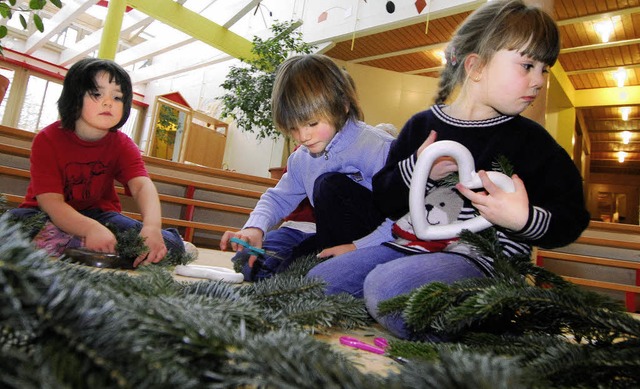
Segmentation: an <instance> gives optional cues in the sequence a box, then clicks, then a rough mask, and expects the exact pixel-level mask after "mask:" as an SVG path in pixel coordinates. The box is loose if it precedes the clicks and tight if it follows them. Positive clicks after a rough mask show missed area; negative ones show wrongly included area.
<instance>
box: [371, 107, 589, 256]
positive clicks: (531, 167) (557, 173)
mask: <svg viewBox="0 0 640 389" xmlns="http://www.w3.org/2000/svg"><path fill="white" fill-rule="evenodd" d="M442 108H443V106H433V107H431V108H430V109H428V110H426V111H422V112H420V113H418V114H416V115H414V116H413V117H412V118H411V119H409V121H408V122H407V123H406V124H405V126H404V127H403V129H402V131H401V132H400V135H399V136H398V138H397V139H396V140H395V141H394V143H393V145H392V146H391V149H390V151H389V155H388V158H387V161H386V164H385V166H384V167H383V168H382V169H381V170H380V171H379V172H378V173H377V174H376V175H375V176H374V178H373V194H374V198H375V201H376V203H377V205H378V206H379V208H380V209H381V210H382V211H383V213H384V214H385V215H386V216H387V217H389V218H391V219H393V220H396V219H398V218H400V217H402V216H403V215H405V214H406V213H407V212H409V189H410V183H411V176H412V173H413V168H414V165H415V162H416V160H417V154H416V151H417V150H418V147H420V145H422V143H423V142H424V141H425V139H426V138H427V136H428V135H429V132H430V131H431V130H435V131H436V132H437V133H438V137H437V141H441V140H452V141H455V142H458V143H460V144H462V145H464V146H465V147H467V148H468V149H469V151H470V152H471V154H472V156H473V159H474V161H475V167H476V171H479V170H487V171H489V170H495V169H494V168H493V164H494V163H495V162H496V161H497V160H498V159H499V157H501V156H504V157H506V159H507V160H508V161H509V162H510V163H511V165H512V166H513V173H515V174H517V175H518V176H519V177H520V178H521V179H522V180H523V181H524V184H525V187H526V189H527V195H528V197H529V219H528V221H527V224H526V225H525V227H524V228H523V229H522V230H520V231H511V230H508V229H504V228H499V227H498V231H499V235H500V237H501V241H503V243H505V244H506V245H505V251H507V253H506V254H508V255H509V254H514V253H515V252H519V253H525V252H529V251H530V250H531V246H540V247H544V248H553V247H560V246H564V245H567V244H569V243H571V242H573V241H575V240H576V239H577V238H578V237H579V236H580V234H581V233H582V231H583V230H584V229H585V228H586V227H587V225H588V223H589V213H588V212H587V210H586V208H585V203H584V195H583V188H582V178H581V177H580V173H579V172H578V170H577V168H576V166H575V165H574V163H573V161H572V160H571V158H570V157H569V155H568V154H567V153H566V151H565V150H564V149H563V148H562V147H561V146H560V145H559V144H558V143H557V142H556V141H555V140H554V139H553V138H552V137H551V135H550V134H549V133H548V132H547V131H546V130H545V129H544V128H543V127H542V126H540V125H539V124H538V123H536V122H534V121H532V120H530V119H528V118H525V117H523V116H519V115H518V116H498V117H495V118H492V119H488V120H479V121H465V120H458V119H455V118H452V117H450V116H448V115H446V114H445V113H443V112H442ZM509 241H511V242H509ZM508 246H511V249H509V248H508Z"/></svg>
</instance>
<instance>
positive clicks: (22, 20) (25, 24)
mask: <svg viewBox="0 0 640 389" xmlns="http://www.w3.org/2000/svg"><path fill="white" fill-rule="evenodd" d="M20 24H21V25H22V28H24V29H25V30H26V29H27V19H25V18H24V15H22V14H21V15H20Z"/></svg>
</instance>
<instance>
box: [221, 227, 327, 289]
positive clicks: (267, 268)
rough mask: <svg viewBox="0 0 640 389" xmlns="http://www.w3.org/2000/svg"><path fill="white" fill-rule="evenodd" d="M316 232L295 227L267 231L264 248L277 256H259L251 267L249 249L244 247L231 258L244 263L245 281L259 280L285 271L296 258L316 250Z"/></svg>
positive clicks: (263, 243)
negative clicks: (303, 230)
mask: <svg viewBox="0 0 640 389" xmlns="http://www.w3.org/2000/svg"><path fill="white" fill-rule="evenodd" d="M314 241H315V234H313V233H307V232H302V231H300V230H296V229H294V228H288V227H281V228H278V229H275V230H271V231H269V232H267V234H266V235H265V237H264V241H263V242H262V248H263V249H265V250H266V251H267V252H270V253H275V256H272V255H264V256H260V257H258V259H257V260H256V262H255V263H254V264H253V267H249V263H248V261H249V257H250V256H251V254H249V251H248V250H247V249H243V250H242V251H238V252H237V253H236V255H234V256H233V258H231V261H233V262H234V263H236V262H239V263H241V264H242V274H243V275H244V279H245V281H258V280H262V279H265V278H269V277H271V276H273V275H274V274H276V273H280V272H283V271H284V270H286V269H287V268H288V267H289V265H291V263H292V262H293V261H294V260H295V259H296V258H299V257H301V256H303V255H309V254H311V253H314V252H315V251H316V245H315V244H314V243H313V242H314Z"/></svg>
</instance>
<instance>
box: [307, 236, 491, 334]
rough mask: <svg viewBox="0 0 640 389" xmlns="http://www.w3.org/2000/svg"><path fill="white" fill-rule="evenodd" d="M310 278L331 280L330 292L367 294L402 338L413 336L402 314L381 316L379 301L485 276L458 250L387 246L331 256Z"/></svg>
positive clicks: (370, 303) (371, 307) (375, 314)
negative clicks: (410, 252)
mask: <svg viewBox="0 0 640 389" xmlns="http://www.w3.org/2000/svg"><path fill="white" fill-rule="evenodd" d="M307 277H316V278H319V279H321V280H323V281H325V282H326V283H327V286H326V289H325V290H326V293H327V294H337V293H349V294H351V295H352V296H354V297H359V298H360V297H363V298H364V301H365V305H366V307H367V310H368V311H369V314H371V316H372V317H373V318H374V319H375V320H376V321H377V322H378V323H380V324H381V325H382V326H383V327H385V328H386V329H387V330H389V331H390V332H391V333H392V334H394V335H395V336H397V337H399V338H405V339H406V338H410V337H411V333H410V331H409V330H408V329H407V328H406V326H405V322H404V320H403V319H402V317H401V316H400V315H399V314H397V315H388V316H381V315H379V314H378V304H379V303H380V302H381V301H384V300H388V299H390V298H392V297H396V296H399V295H402V294H406V293H409V292H411V291H412V290H414V289H416V288H418V287H420V286H423V285H426V284H428V283H431V282H434V281H438V282H443V283H446V284H451V283H453V282H455V281H459V280H463V279H467V278H476V277H485V274H484V273H483V272H482V270H480V268H478V267H477V266H476V265H475V264H474V263H473V261H471V260H470V259H468V258H467V257H465V256H463V255H459V254H455V253H445V252H436V253H425V254H415V255H407V254H405V253H402V252H400V251H397V250H394V249H392V248H390V247H387V246H371V247H365V248H362V249H358V250H355V251H352V252H349V253H346V254H343V255H340V256H337V257H335V258H332V259H329V260H327V261H325V262H323V263H321V264H319V265H317V266H315V267H314V268H313V269H311V270H310V271H309V273H308V275H307Z"/></svg>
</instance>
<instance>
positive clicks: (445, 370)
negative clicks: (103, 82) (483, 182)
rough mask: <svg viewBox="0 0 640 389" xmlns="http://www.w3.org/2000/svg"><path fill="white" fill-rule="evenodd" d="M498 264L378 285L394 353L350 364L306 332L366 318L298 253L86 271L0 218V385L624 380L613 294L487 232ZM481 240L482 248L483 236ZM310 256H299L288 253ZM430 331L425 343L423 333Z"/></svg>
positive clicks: (628, 367)
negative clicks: (477, 273) (268, 274)
mask: <svg viewBox="0 0 640 389" xmlns="http://www.w3.org/2000/svg"><path fill="white" fill-rule="evenodd" d="M463 239H468V240H470V241H473V242H475V243H477V245H476V247H478V249H479V250H483V251H484V252H485V253H489V252H493V253H494V254H495V259H496V277H495V278H491V279H483V280H475V281H465V282H460V283H457V284H454V285H442V284H432V285H427V286H425V287H423V288H420V289H418V290H416V291H415V292H413V293H411V294H410V295H407V296H402V297H400V298H397V299H393V300H389V301H387V302H385V303H384V304H383V306H382V308H383V309H385V310H386V311H387V312H397V311H401V312H402V314H404V315H405V317H406V318H407V321H408V323H409V324H410V325H411V327H412V328H414V330H415V335H416V339H415V340H414V341H400V340H392V339H390V348H389V352H390V353H391V355H393V356H396V357H403V358H404V359H402V360H401V359H398V360H401V361H403V362H402V364H398V372H397V373H395V372H392V373H389V375H387V376H382V375H377V374H373V373H363V372H362V371H361V370H359V369H358V368H357V366H356V364H355V363H354V362H353V361H350V360H348V359H346V358H345V357H344V354H342V353H340V352H339V351H338V350H336V349H335V348H332V347H331V346H330V345H329V344H327V343H324V342H321V341H319V340H317V339H316V338H315V337H314V336H313V335H312V334H313V333H314V332H317V331H328V330H330V329H331V328H336V327H338V328H344V327H346V328H349V327H353V326H365V325H368V324H370V321H369V320H370V319H369V317H368V315H367V314H366V311H365V308H364V306H363V304H362V301H360V300H358V299H354V298H351V297H348V296H334V297H325V296H323V294H322V289H323V285H322V283H320V282H318V281H317V280H313V279H307V278H305V277H304V276H303V274H304V273H305V272H306V270H307V269H308V267H309V266H308V265H304V264H303V265H298V264H296V266H294V268H293V269H292V271H291V272H285V273H282V274H278V275H276V276H275V277H272V278H270V279H267V280H264V281H261V282H259V283H255V284H249V285H247V284H241V285H232V284H225V283H223V282H214V281H200V282H179V281H176V280H175V279H174V278H173V277H172V275H171V273H170V272H169V269H168V268H167V267H161V266H153V265H150V266H146V267H144V268H140V269H138V270H136V271H135V272H121V271H113V270H105V269H103V270H95V269H91V268H88V267H84V266H80V265H74V264H71V263H67V262H64V261H55V260H51V259H49V258H47V256H46V255H45V253H44V252H43V251H38V250H34V248H33V247H32V245H31V244H30V242H29V241H28V239H26V237H25V236H24V235H23V234H22V232H21V231H20V229H19V227H18V226H16V225H12V224H10V223H7V221H6V217H3V218H2V219H0V366H2V369H0V387H9V388H87V387H91V388H112V387H124V388H130V387H131V388H134V387H135V388H164V387H167V388H168V387H171V388H178V387H179V388H204V387H263V388H409V387H410V388H549V387H557V388H565V387H638V386H639V385H640V355H639V353H638V350H639V349H640V348H639V346H640V344H639V339H638V337H639V335H640V322H639V321H637V320H634V319H633V318H632V317H630V316H629V315H627V314H626V313H625V312H624V311H623V309H622V307H621V306H620V304H618V303H617V302H614V301H612V300H609V299H608V298H606V297H601V296H599V295H595V294H593V293H590V292H585V291H584V290H582V289H579V288H577V287H574V286H572V285H571V284H568V283H566V282H564V281H562V279H561V278H559V277H557V276H555V275H553V274H551V273H549V272H547V271H545V270H544V269H540V268H537V267H535V266H534V265H532V264H531V261H529V260H528V259H525V258H518V259H516V260H513V261H507V260H506V259H505V258H503V257H502V256H501V254H500V253H499V252H497V251H496V244H495V242H494V239H495V236H494V235H492V234H490V233H484V234H481V235H480V234H471V233H469V234H466V235H465V236H463ZM492 250H493V251H492ZM308 260H311V259H310V258H306V259H305V258H301V259H300V260H299V262H305V261H308ZM436 337H438V338H439V339H440V340H443V341H441V342H439V343H434V342H429V341H428V340H427V339H435V338H436Z"/></svg>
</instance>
